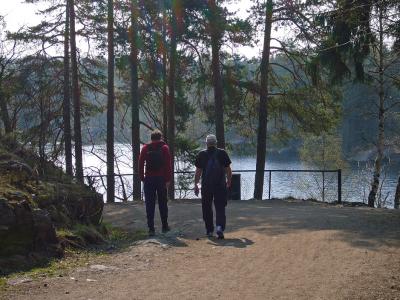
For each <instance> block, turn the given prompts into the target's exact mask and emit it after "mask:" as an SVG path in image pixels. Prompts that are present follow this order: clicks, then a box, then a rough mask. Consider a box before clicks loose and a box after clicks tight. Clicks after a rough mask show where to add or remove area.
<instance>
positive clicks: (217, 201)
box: [201, 187, 228, 232]
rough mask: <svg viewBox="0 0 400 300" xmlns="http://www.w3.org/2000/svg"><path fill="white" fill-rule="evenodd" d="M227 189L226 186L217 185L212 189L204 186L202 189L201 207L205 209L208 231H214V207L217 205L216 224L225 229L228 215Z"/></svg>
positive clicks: (204, 214)
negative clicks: (226, 209) (226, 211)
mask: <svg viewBox="0 0 400 300" xmlns="http://www.w3.org/2000/svg"><path fill="white" fill-rule="evenodd" d="M227 196H228V193H227V189H226V187H217V188H213V189H211V190H207V189H204V188H202V190H201V207H202V210H203V220H204V224H205V226H206V230H207V232H212V231H214V220H213V208H212V204H213V202H214V206H215V224H216V226H221V227H222V230H225V225H226V215H225V207H226V205H227Z"/></svg>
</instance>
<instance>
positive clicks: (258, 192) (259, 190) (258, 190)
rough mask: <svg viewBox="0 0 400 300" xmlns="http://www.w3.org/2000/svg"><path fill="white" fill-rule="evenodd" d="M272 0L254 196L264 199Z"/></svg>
mask: <svg viewBox="0 0 400 300" xmlns="http://www.w3.org/2000/svg"><path fill="white" fill-rule="evenodd" d="M272 6H273V4H272V0H268V1H267V6H266V16H265V32H264V45H263V54H262V59H261V87H260V88H261V89H260V108H259V116H258V131H257V162H256V176H255V183H254V198H255V199H258V200H262V195H263V189H264V168H265V157H266V147H267V118H268V111H267V99H268V70H269V57H270V47H271V27H272Z"/></svg>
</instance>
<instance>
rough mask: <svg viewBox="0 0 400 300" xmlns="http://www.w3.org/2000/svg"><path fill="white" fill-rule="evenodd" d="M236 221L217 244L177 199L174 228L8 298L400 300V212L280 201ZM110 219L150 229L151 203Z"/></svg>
mask: <svg viewBox="0 0 400 300" xmlns="http://www.w3.org/2000/svg"><path fill="white" fill-rule="evenodd" d="M227 215H228V227H227V231H226V239H225V240H223V241H219V240H216V239H207V238H205V237H204V228H203V222H202V219H201V206H200V204H199V203H198V202H194V201H186V202H174V203H170V225H171V227H172V228H173V230H172V232H170V233H168V234H166V235H162V234H158V235H157V237H156V238H155V239H149V240H146V241H142V242H139V243H138V244H136V245H134V246H132V247H130V248H128V249H126V250H124V251H122V252H118V253H114V254H112V255H111V256H108V257H105V258H101V259H100V261H99V259H97V260H96V261H93V264H89V265H88V266H87V267H84V268H78V269H75V270H71V272H70V274H69V276H64V277H61V278H59V277H57V278H44V279H40V280H35V281H33V282H29V283H23V284H20V285H17V286H15V287H12V288H11V289H9V290H8V292H7V294H6V295H4V298H5V299H400V214H399V212H396V211H390V210H383V209H382V210H381V209H369V208H344V207H334V206H328V205H324V204H316V203H310V202H308V203H307V202H300V201H293V202H288V201H278V200H275V201H251V202H249V201H240V202H230V203H229V205H228V208H227ZM105 220H106V221H107V222H111V223H113V224H114V225H117V226H122V227H125V228H129V229H137V228H145V223H144V221H145V218H144V207H143V205H141V204H113V205H107V206H106V209H105ZM157 221H158V225H159V219H158V216H157ZM159 226H160V225H159Z"/></svg>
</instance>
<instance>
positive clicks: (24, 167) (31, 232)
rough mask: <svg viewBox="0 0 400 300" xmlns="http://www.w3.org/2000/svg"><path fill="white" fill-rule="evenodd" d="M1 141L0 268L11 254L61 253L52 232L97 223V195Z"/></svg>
mask: <svg viewBox="0 0 400 300" xmlns="http://www.w3.org/2000/svg"><path fill="white" fill-rule="evenodd" d="M4 145H5V144H4V143H1V141H0V216H1V217H0V271H1V268H2V267H4V266H2V265H3V263H7V264H9V262H10V258H11V257H15V256H16V255H17V256H18V255H23V256H24V257H35V253H36V254H37V253H40V254H41V255H42V256H47V257H52V256H60V255H61V254H62V247H61V243H60V239H59V238H58V237H57V235H56V230H59V229H61V228H73V227H76V226H77V224H84V225H86V226H96V225H98V224H99V223H100V221H101V216H102V213H103V206H104V202H103V197H102V195H100V194H98V193H96V192H94V191H92V190H91V189H90V188H89V187H88V186H86V185H83V184H80V183H76V182H75V180H74V179H73V178H71V177H69V176H67V175H66V174H65V173H63V172H62V170H61V169H60V168H58V167H56V166H55V165H54V164H52V163H50V162H48V163H46V168H45V169H44V170H41V171H40V172H38V171H37V170H36V168H37V166H36V165H35V163H36V162H37V161H38V158H37V157H36V156H35V154H34V153H33V152H32V151H25V150H24V149H22V148H20V147H19V146H18V143H16V144H12V145H10V144H8V146H7V147H4ZM40 174H42V175H40ZM88 236H90V239H92V237H93V235H88ZM100 240H101V238H96V239H94V241H92V242H98V241H100ZM89 242H90V241H89Z"/></svg>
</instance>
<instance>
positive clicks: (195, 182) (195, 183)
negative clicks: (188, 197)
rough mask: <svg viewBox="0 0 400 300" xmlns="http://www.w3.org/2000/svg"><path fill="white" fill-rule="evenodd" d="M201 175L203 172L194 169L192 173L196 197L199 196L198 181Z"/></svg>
mask: <svg viewBox="0 0 400 300" xmlns="http://www.w3.org/2000/svg"><path fill="white" fill-rule="evenodd" d="M201 173H203V170H202V169H200V168H196V172H195V173H194V193H195V194H196V196H197V195H198V194H199V181H200V177H201Z"/></svg>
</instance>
